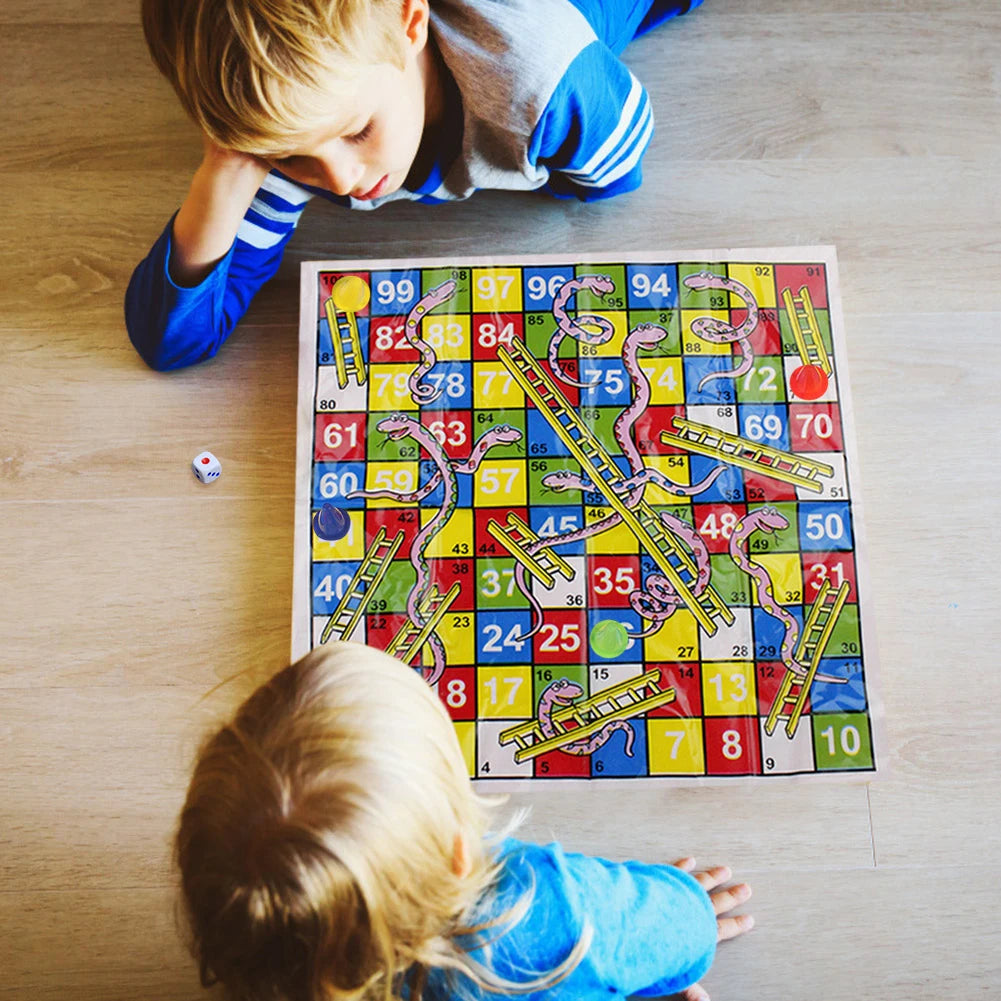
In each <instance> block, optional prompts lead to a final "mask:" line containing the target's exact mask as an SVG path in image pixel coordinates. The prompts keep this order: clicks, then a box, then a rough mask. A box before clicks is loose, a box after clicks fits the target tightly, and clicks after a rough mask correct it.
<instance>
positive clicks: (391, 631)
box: [365, 613, 410, 650]
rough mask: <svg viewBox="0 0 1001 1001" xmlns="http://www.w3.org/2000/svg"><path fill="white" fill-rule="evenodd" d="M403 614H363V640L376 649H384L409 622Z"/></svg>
mask: <svg viewBox="0 0 1001 1001" xmlns="http://www.w3.org/2000/svg"><path fill="white" fill-rule="evenodd" d="M409 622H410V620H409V619H408V618H407V616H406V615H405V614H389V613H376V614H373V615H366V616H365V642H366V643H368V645H369V646H374V647H375V648H376V649H377V650H385V649H386V647H388V646H389V644H390V643H392V641H393V637H394V636H395V635H396V634H397V633H398V632H399V631H400V630H401V629H402V628H403V626H404V625H406V624H407V623H409Z"/></svg>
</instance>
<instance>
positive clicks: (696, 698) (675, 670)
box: [646, 664, 702, 719]
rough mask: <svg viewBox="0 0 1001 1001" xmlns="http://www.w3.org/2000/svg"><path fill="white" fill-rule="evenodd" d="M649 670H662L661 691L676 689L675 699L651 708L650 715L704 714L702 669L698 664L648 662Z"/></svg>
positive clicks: (691, 715) (686, 716)
mask: <svg viewBox="0 0 1001 1001" xmlns="http://www.w3.org/2000/svg"><path fill="white" fill-rule="evenodd" d="M646 670H647V671H653V670H657V671H660V683H659V687H660V689H661V691H664V689H667V688H673V689H674V701H673V702H668V703H667V705H663V706H658V707H657V708H656V709H651V710H650V711H649V712H648V713H647V715H648V716H674V717H680V718H685V719H691V718H698V717H699V716H701V715H702V669H701V667H699V665H698V664H647V665H646Z"/></svg>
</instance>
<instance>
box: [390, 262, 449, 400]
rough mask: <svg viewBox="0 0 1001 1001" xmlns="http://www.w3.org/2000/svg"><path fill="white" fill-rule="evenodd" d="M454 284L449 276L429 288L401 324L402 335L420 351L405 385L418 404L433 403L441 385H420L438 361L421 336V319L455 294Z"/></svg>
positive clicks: (433, 351) (438, 394) (439, 392)
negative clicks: (418, 359) (417, 363)
mask: <svg viewBox="0 0 1001 1001" xmlns="http://www.w3.org/2000/svg"><path fill="white" fill-rule="evenodd" d="M455 289H456V284H455V282H454V281H453V280H452V279H451V278H450V279H449V280H448V281H445V282H442V283H441V284H440V285H438V286H436V287H435V288H433V289H431V291H430V292H428V293H427V294H426V295H424V296H422V297H421V299H420V300H419V301H418V302H417V304H416V305H415V306H414V308H413V309H411V310H410V312H409V313H408V314H407V322H406V323H405V324H404V326H403V335H404V336H405V337H406V339H407V342H408V343H409V344H410V346H411V347H412V348H415V349H416V350H417V351H419V352H420V355H421V363H420V365H418V366H417V368H415V369H414V370H413V372H411V373H410V376H409V377H408V379H407V386H408V387H409V389H410V395H411V396H412V397H413V398H414V402H415V403H417V404H420V405H426V404H429V403H434V401H435V400H437V399H438V397H439V396H441V386H438V387H437V388H435V387H434V386H428V385H422V384H421V380H422V379H423V378H424V376H426V375H427V374H428V372H430V371H431V369H433V368H434V366H435V365H436V364H437V361H438V355H437V354H436V353H435V350H434V348H433V347H431V345H430V344H428V342H427V341H426V340H424V338H423V337H421V333H420V330H421V321H422V320H423V319H424V316H425V315H426V314H427V313H430V312H431V310H432V309H434V308H435V307H436V306H440V305H441V304H442V303H443V302H448V300H449V299H451V298H452V296H453V295H454V294H455Z"/></svg>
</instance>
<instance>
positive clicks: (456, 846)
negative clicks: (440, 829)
mask: <svg viewBox="0 0 1001 1001" xmlns="http://www.w3.org/2000/svg"><path fill="white" fill-rule="evenodd" d="M472 870H473V860H472V859H471V858H470V856H469V842H468V841H467V840H466V836H465V834H462V833H461V832H460V833H459V834H456V836H455V841H454V842H453V843H452V872H454V873H455V875H456V876H458V877H459V879H465V878H466V877H467V876H468V875H469V874H470V872H472Z"/></svg>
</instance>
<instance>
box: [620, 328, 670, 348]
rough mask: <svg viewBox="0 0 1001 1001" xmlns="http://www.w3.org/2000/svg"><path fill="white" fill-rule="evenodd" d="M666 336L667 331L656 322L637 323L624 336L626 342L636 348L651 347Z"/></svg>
mask: <svg viewBox="0 0 1001 1001" xmlns="http://www.w3.org/2000/svg"><path fill="white" fill-rule="evenodd" d="M665 337H667V331H666V330H665V329H664V328H663V327H661V326H660V325H659V324H656V323H638V324H636V326H635V327H633V329H632V330H630V331H629V335H628V336H627V337H626V343H627V344H629V345H630V346H632V345H634V344H635V345H636V347H638V348H652V347H654V346H655V345H657V344H660V342H661V341H662V340H663V339H664V338H665Z"/></svg>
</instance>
